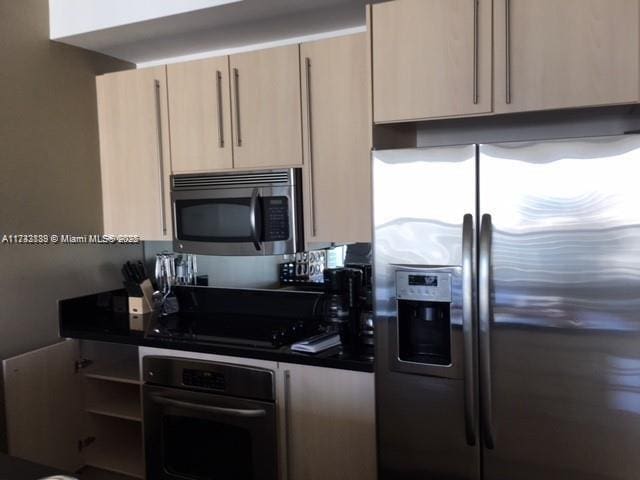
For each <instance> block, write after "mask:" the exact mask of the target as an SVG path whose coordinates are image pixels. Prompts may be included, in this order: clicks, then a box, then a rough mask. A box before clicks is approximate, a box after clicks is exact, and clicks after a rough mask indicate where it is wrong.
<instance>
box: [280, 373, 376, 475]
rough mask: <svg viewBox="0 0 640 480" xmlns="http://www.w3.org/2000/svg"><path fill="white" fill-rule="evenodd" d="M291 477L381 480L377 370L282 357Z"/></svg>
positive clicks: (282, 385)
mask: <svg viewBox="0 0 640 480" xmlns="http://www.w3.org/2000/svg"><path fill="white" fill-rule="evenodd" d="M278 373H279V382H278V383H279V386H280V387H281V390H280V391H279V392H278V395H279V396H280V397H281V399H282V400H281V410H282V412H283V415H282V416H283V417H284V425H285V442H284V443H285V449H286V458H284V459H283V461H284V463H285V467H286V471H287V476H286V478H287V479H288V480H375V479H376V436H375V386H374V374H373V373H367V372H354V371H350V370H338V369H333V368H324V367H315V366H307V365H294V364H285V363H280V364H279V367H278Z"/></svg>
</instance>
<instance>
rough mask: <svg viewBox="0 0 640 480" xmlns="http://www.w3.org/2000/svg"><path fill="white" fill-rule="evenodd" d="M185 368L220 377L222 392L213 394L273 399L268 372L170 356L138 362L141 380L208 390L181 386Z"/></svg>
mask: <svg viewBox="0 0 640 480" xmlns="http://www.w3.org/2000/svg"><path fill="white" fill-rule="evenodd" d="M185 369H191V370H198V371H206V372H209V373H211V374H216V375H223V376H224V378H225V383H226V385H225V389H224V391H222V392H220V391H218V390H216V393H224V394H225V395H232V396H236V397H243V398H255V399H258V400H265V401H273V400H275V387H274V384H275V382H274V377H273V372H272V371H271V370H267V369H264V368H257V367H245V366H239V365H232V364H228V363H221V362H207V361H201V360H190V359H184V358H173V357H159V356H146V357H144V358H143V359H142V372H143V377H144V381H145V382H147V383H150V384H155V385H163V386H167V387H178V388H191V389H194V390H209V389H207V388H200V387H197V386H193V385H185V384H184V383H183V376H182V372H183V371H184V370H185Z"/></svg>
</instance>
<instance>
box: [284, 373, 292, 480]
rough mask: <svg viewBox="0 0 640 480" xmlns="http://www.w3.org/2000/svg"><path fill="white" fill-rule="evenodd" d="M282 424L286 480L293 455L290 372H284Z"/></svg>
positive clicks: (290, 476) (290, 475)
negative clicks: (283, 429)
mask: <svg viewBox="0 0 640 480" xmlns="http://www.w3.org/2000/svg"><path fill="white" fill-rule="evenodd" d="M284 423H285V438H284V445H285V449H286V450H287V451H286V455H287V456H286V468H287V479H292V478H293V475H292V474H291V459H292V458H293V454H292V452H291V371H290V370H285V371H284Z"/></svg>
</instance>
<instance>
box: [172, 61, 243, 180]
mask: <svg viewBox="0 0 640 480" xmlns="http://www.w3.org/2000/svg"><path fill="white" fill-rule="evenodd" d="M167 83H168V90H169V114H170V115H169V121H170V125H171V165H172V171H173V173H192V172H207V171H211V170H220V169H229V168H232V167H233V147H232V141H231V106H230V102H231V99H230V90H229V58H228V57H226V56H224V57H217V58H210V59H206V60H198V61H194V62H184V63H175V64H171V65H168V66H167Z"/></svg>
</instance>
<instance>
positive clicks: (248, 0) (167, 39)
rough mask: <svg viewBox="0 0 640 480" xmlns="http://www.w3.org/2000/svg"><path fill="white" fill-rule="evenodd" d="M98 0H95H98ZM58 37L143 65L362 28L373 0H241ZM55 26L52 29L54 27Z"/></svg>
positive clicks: (71, 43)
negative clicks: (366, 8)
mask: <svg viewBox="0 0 640 480" xmlns="http://www.w3.org/2000/svg"><path fill="white" fill-rule="evenodd" d="M94 1H95V0H94ZM214 3H215V6H211V7H208V8H200V9H198V10H193V11H189V12H183V13H178V14H173V15H168V16H163V17H159V18H152V19H147V20H142V21H134V22H131V23H126V24H122V25H118V26H113V27H110V28H100V29H96V30H93V31H87V32H82V33H77V34H73V35H67V36H60V37H57V38H55V40H56V41H59V42H63V43H67V44H70V45H75V46H78V47H82V48H86V49H88V50H94V51H97V52H101V53H105V54H107V55H111V56H113V57H117V58H120V59H123V60H127V61H130V62H132V63H135V64H138V65H142V66H145V65H151V64H154V63H170V62H171V61H179V60H182V59H186V58H199V57H204V56H210V55H213V54H215V53H217V52H230V51H234V50H238V51H242V50H246V49H250V48H253V47H256V46H269V45H271V44H279V43H286V42H287V41H298V40H299V39H304V38H313V37H314V36H318V35H320V36H326V35H331V34H332V33H336V34H339V33H348V32H349V31H352V30H354V29H355V30H361V29H363V27H364V25H365V5H366V4H367V3H371V0H239V1H234V2H231V3H229V2H214ZM52 31H53V29H52Z"/></svg>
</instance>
